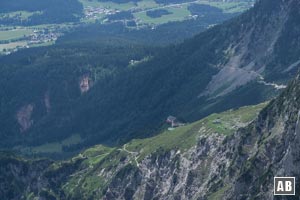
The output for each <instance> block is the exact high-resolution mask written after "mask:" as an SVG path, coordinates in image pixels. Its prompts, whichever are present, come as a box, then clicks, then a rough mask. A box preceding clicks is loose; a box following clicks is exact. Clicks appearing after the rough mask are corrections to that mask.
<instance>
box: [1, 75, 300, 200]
mask: <svg viewBox="0 0 300 200" xmlns="http://www.w3.org/2000/svg"><path fill="white" fill-rule="evenodd" d="M299 88H300V79H299V75H298V76H297V77H296V79H295V80H293V81H292V82H291V83H290V84H289V86H288V88H287V89H286V90H285V91H284V92H283V93H282V94H281V95H280V96H279V97H278V98H276V99H274V100H272V101H271V102H270V103H268V105H267V106H266V104H261V105H258V106H249V107H243V108H240V109H237V110H230V111H227V112H224V113H220V114H214V115H211V116H209V117H207V118H204V119H203V120H200V121H198V122H195V123H193V124H189V125H187V126H184V127H180V128H177V129H175V130H173V131H166V132H164V133H161V134H159V135H157V136H155V137H152V138H147V139H140V140H133V141H131V142H129V143H127V144H125V145H123V146H122V147H119V148H118V147H115V148H109V147H105V146H101V145H97V146H94V147H93V148H90V149H87V150H86V151H84V152H82V153H81V154H79V155H78V156H76V157H73V158H72V159H70V160H68V161H63V162H54V161H49V160H45V159H44V160H30V159H24V158H20V157H17V156H16V155H12V154H8V153H1V156H0V162H1V165H0V166H1V167H0V171H1V173H0V176H1V180H3V184H2V185H0V194H1V196H2V197H4V199H34V198H35V197H39V198H45V199H62V200H63V199H136V200H140V199H170V200H171V199H172V200H173V199H198V200H201V199H208V200H220V199H228V200H229V199H247V200H248V199H249V200H250V199H253V198H255V199H259V200H260V199H261V200H264V199H298V198H297V197H298V196H299V191H297V190H296V196H274V195H273V177H274V176H278V177H280V176H294V177H299V176H300V171H299V155H300V151H299V134H300V132H299V109H300V104H299V102H300V101H299V97H300V89H299ZM261 109H262V110H261ZM260 110H261V111H260ZM258 112H259V114H258ZM257 114H258V116H257ZM48 165H50V166H49V167H46V166H48ZM37 176H38V177H39V178H38V179H36V178H35V177H37ZM12 183H14V184H12ZM298 186H299V181H298V179H297V178H296V188H297V187H298ZM16 191H18V192H16Z"/></svg>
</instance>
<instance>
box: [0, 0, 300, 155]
mask: <svg viewBox="0 0 300 200" xmlns="http://www.w3.org/2000/svg"><path fill="white" fill-rule="evenodd" d="M299 8H300V5H299V2H298V1H296V0H287V1H283V0H261V1H259V2H258V3H257V4H256V5H255V6H254V8H253V9H250V10H249V11H248V12H246V13H244V14H242V15H241V16H239V17H237V18H234V19H232V20H230V21H228V22H225V23H224V24H222V25H218V26H215V27H213V28H211V29H209V30H207V31H206V32H204V33H201V34H199V35H197V36H195V37H194V38H192V39H189V40H186V41H185V42H183V43H182V44H179V45H172V46H169V47H166V48H163V49H158V50H156V51H155V53H153V51H150V50H143V51H139V50H137V49H136V48H135V47H132V46H131V45H127V46H126V47H124V48H123V49H122V48H121V49H120V51H121V50H122V51H124V52H125V54H129V55H130V56H126V57H125V59H121V60H122V62H121V65H120V66H123V67H122V69H124V70H122V73H117V74H114V73H113V74H114V75H113V76H109V78H100V79H98V78H97V76H96V78H95V76H94V75H95V71H97V70H100V71H101V72H100V74H102V71H103V70H104V69H105V70H104V71H107V70H108V72H111V71H114V69H115V67H112V68H110V63H109V62H110V61H111V60H113V58H114V56H116V55H114V53H113V51H112V52H110V51H108V57H109V59H108V62H105V63H104V64H103V63H102V59H101V60H100V59H99V60H98V61H97V62H93V60H97V59H96V58H95V57H90V56H89V52H90V51H88V50H83V51H78V52H77V49H76V48H74V49H72V48H70V49H69V50H70V51H71V52H75V54H74V55H76V56H77V57H76V56H75V57H74V56H65V55H64V53H63V52H62V51H61V50H59V49H56V50H55V51H52V53H53V54H55V55H57V56H58V58H59V59H58V60H57V62H55V63H53V64H51V63H52V62H53V61H51V60H52V59H53V58H54V57H51V54H50V58H51V59H47V58H49V54H48V50H47V49H46V50H45V51H43V52H44V53H43V54H42V56H33V55H32V54H25V55H23V56H22V54H23V53H22V52H20V54H16V55H11V56H10V57H5V58H2V61H1V62H2V63H3V65H4V66H2V67H1V70H3V73H1V75H2V76H3V78H1V88H3V90H1V92H2V93H3V95H1V97H2V98H1V108H3V109H1V110H0V112H1V113H0V118H1V121H0V123H3V125H2V127H5V128H4V129H2V130H1V136H2V138H3V139H2V140H1V142H2V146H5V145H6V146H7V147H9V146H10V147H11V146H16V145H25V146H26V145H29V144H30V145H33V144H35V145H40V144H44V143H45V142H46V141H47V142H55V141H61V140H62V139H63V138H67V137H69V136H70V135H73V134H80V135H81V137H82V142H80V143H79V144H76V145H70V146H69V147H68V149H80V148H81V147H82V146H90V145H93V144H98V143H103V144H104V143H105V144H109V145H116V144H120V143H124V142H126V141H129V140H130V139H132V138H142V137H147V136H150V135H153V134H155V133H157V132H159V131H158V130H160V129H161V127H162V125H163V124H164V121H165V120H166V118H167V117H168V116H169V115H174V116H176V117H178V118H180V119H181V120H182V121H186V122H193V121H196V120H199V119H201V118H202V117H204V116H207V115H209V114H211V113H213V112H219V111H223V110H226V109H229V108H237V107H240V106H242V105H246V104H257V103H259V102H262V101H264V100H266V99H269V98H271V97H273V96H274V94H276V93H278V92H279V91H280V90H282V89H283V88H284V85H283V84H286V82H287V81H288V80H289V79H290V78H291V77H292V76H293V75H294V74H295V72H296V71H297V68H298V65H299V63H300V62H299V57H298V55H299V50H300V48H299V35H300V34H299V30H300V29H299V26H300V24H299V22H300V20H299V18H300V13H299V10H300V9H299ZM124 49H125V50H124ZM93 50H94V52H97V48H96V47H95V48H93V49H92V51H93ZM49 52H50V53H51V51H49ZM105 52H106V50H104V51H103V52H101V53H99V54H96V55H99V56H100V55H102V56H103V53H104V55H105ZM109 52H110V53H109ZM120 54H122V53H120ZM38 55H39V54H38ZM136 55H138V56H136ZM18 56H20V57H19V58H18ZM77 58H82V60H81V61H78V60H77ZM117 58H118V56H117ZM121 58H122V57H121ZM109 60H110V61H109ZM117 60H118V59H117ZM26 63H27V64H28V65H26ZM49 63H50V64H51V65H50V64H49ZM64 63H66V65H64ZM67 63H69V64H68V65H67ZM19 64H25V66H27V67H22V68H19ZM35 65H36V66H35ZM102 65H104V66H107V67H104V69H103V67H101V66H102ZM39 66H51V67H49V68H47V67H39ZM65 66H68V67H65ZM74 66H76V67H75V69H74V68H73V67H74ZM87 66H90V67H87ZM113 66H119V65H118V64H116V65H113ZM52 67H54V68H52ZM11 69H18V71H19V72H22V73H20V74H19V73H12V71H11ZM53 69H55V72H52V70H53ZM67 69H70V71H68V72H66V71H65V70H67ZM56 70H58V71H56ZM96 74H99V73H96ZM104 74H106V73H104ZM59 77H60V78H59ZM66 77H69V78H70V80H72V81H71V82H69V81H64V80H65V79H66ZM57 78H58V79H57ZM58 80H60V81H58ZM20 81H22V84H20V85H15V84H12V83H17V82H20ZM273 82H275V83H273ZM29 83H31V84H29ZM91 83H93V84H91ZM41 86H42V87H41ZM9 94H10V95H9ZM16 94H17V95H16ZM10 96H11V97H18V99H14V98H10ZM19 96H20V97H21V98H19ZM74 96H75V97H76V98H73V97H74ZM7 97H9V98H7ZM77 97H78V98H77ZM21 100H22V101H21Z"/></svg>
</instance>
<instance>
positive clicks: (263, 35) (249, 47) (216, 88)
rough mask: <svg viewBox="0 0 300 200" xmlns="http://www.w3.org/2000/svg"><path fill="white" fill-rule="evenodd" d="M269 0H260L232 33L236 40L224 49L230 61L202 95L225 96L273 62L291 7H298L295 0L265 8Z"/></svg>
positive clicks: (274, 3) (276, 3)
mask: <svg viewBox="0 0 300 200" xmlns="http://www.w3.org/2000/svg"><path fill="white" fill-rule="evenodd" d="M267 3H268V1H259V2H258V3H257V5H256V7H255V9H254V10H252V11H251V12H249V13H248V14H249V15H248V16H250V14H252V15H251V16H250V17H249V18H247V21H241V22H240V23H241V24H240V26H239V27H238V31H236V32H235V35H234V36H232V37H234V38H235V39H234V40H233V41H232V42H231V43H230V45H229V46H228V48H227V49H226V50H225V56H226V57H228V60H227V61H226V62H225V63H223V64H220V65H219V66H218V67H219V68H221V70H220V71H219V72H218V73H217V74H216V75H215V76H214V77H213V78H212V80H211V82H210V83H209V84H208V86H207V88H206V91H205V92H204V93H202V94H201V95H213V96H215V97H217V96H222V95H225V94H227V93H229V92H231V91H233V90H234V89H236V88H238V87H239V86H242V85H245V84H247V83H249V82H250V81H253V80H259V77H261V76H264V74H265V71H266V67H267V66H268V65H270V62H271V61H272V59H274V57H275V55H274V54H276V48H278V43H279V40H280V37H282V35H283V32H284V31H285V29H286V26H288V25H287V24H288V23H289V21H288V20H289V19H290V18H291V13H293V11H292V10H294V9H296V7H298V8H299V2H298V1H294V0H287V1H281V0H276V1H273V2H272V3H273V6H272V8H265V9H270V10H271V9H272V10H271V11H267V12H265V11H264V10H263V8H260V7H263V5H264V4H267ZM298 65H299V61H298V60H295V62H294V63H292V62H291V65H290V67H288V68H287V69H285V70H282V72H288V71H290V70H292V69H293V68H294V67H296V66H298Z"/></svg>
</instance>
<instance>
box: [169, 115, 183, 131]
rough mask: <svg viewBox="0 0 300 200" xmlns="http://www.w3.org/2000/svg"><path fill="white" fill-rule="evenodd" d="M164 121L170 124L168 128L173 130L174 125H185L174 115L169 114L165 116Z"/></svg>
mask: <svg viewBox="0 0 300 200" xmlns="http://www.w3.org/2000/svg"><path fill="white" fill-rule="evenodd" d="M166 122H167V123H168V124H171V128H169V130H171V129H172V130H173V129H174V128H176V127H180V126H184V125H185V124H184V123H182V122H180V121H178V120H177V118H176V117H174V116H169V117H168V118H167V120H166Z"/></svg>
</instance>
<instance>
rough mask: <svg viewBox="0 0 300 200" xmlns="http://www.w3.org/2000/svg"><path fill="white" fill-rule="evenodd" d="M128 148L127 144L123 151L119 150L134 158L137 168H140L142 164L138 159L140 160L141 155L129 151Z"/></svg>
mask: <svg viewBox="0 0 300 200" xmlns="http://www.w3.org/2000/svg"><path fill="white" fill-rule="evenodd" d="M126 146H127V144H125V145H124V146H123V148H122V149H119V150H122V151H125V152H126V153H128V154H130V155H132V156H133V157H134V161H135V163H136V166H137V167H139V166H140V164H139V162H138V158H139V156H138V154H139V153H138V152H134V151H128V150H127V149H126Z"/></svg>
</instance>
